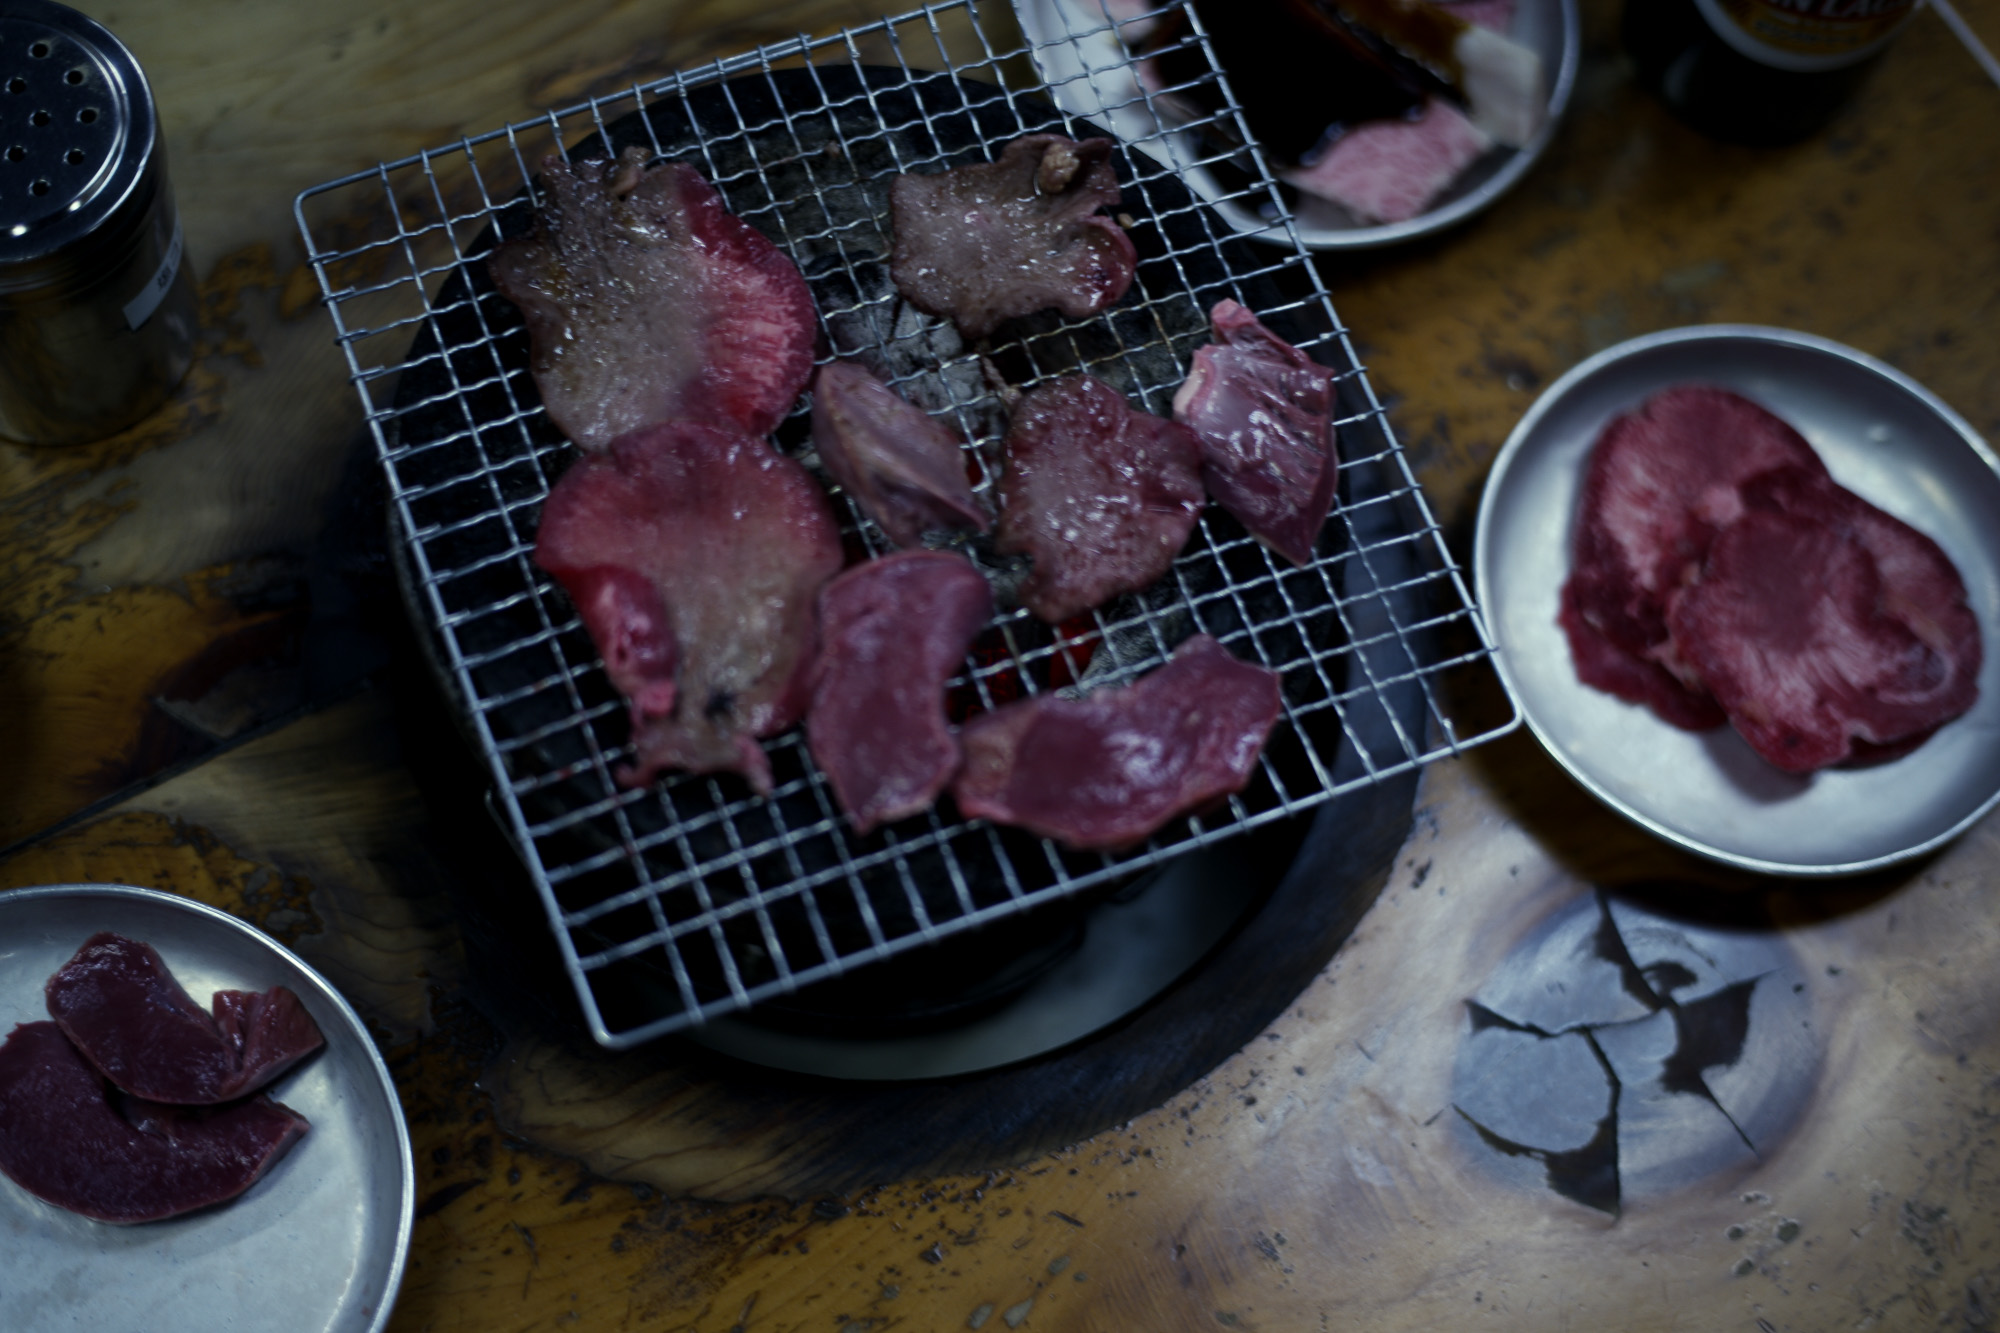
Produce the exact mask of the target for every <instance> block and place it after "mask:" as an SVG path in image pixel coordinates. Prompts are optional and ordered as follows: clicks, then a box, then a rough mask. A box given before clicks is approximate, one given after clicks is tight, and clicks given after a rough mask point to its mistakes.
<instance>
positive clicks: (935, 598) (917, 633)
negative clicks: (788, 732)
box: [806, 551, 993, 833]
mask: <svg viewBox="0 0 2000 1333" xmlns="http://www.w3.org/2000/svg"><path fill="white" fill-rule="evenodd" d="M992 615H993V592H992V590H991V589H990V588H989V587H987V584H986V579H985V578H984V577H983V576H982V575H981V574H980V573H979V571H978V570H976V569H974V568H973V567H972V564H971V562H970V561H968V560H966V559H965V558H964V557H963V556H960V555H955V554H952V553H950V552H946V551H899V552H897V553H896V554H895V555H891V556H885V557H884V558H882V559H880V560H870V561H868V562H867V563H865V564H860V565H856V566H854V567H853V568H852V569H849V570H848V571H846V572H845V573H843V574H842V575H840V577H839V578H836V579H835V580H833V582H831V583H829V584H827V585H826V587H824V588H822V589H821V590H820V594H819V631H820V656H819V668H818V674H817V678H816V679H815V681H814V683H813V697H812V707H811V708H810V709H809V710H808V711H807V713H806V741H807V744H808V745H810V746H811V748H812V755H813V759H814V760H815V761H817V762H818V764H819V766H820V767H821V768H822V769H824V770H825V771H826V775H827V779H828V780H829V781H830V782H831V783H832V784H833V794H834V796H835V797H836V798H837V799H838V800H839V801H840V807H841V809H843V810H845V811H847V814H848V817H849V818H850V819H851V820H853V821H854V828H855V831H856V832H859V833H866V832H868V831H869V830H871V829H873V828H875V827H876V826H877V825H880V824H885V823H888V822H889V821H891V820H895V819H902V818H904V817H905V816H907V815H913V814H916V813H917V812H918V811H920V810H926V809H928V808H930V805H931V803H932V802H933V801H935V800H936V799H937V795H938V793H939V792H941V791H943V790H944V787H945V784H946V783H947V782H949V781H951V777H952V775H953V774H954V773H956V772H957V771H958V766H959V761H960V759H961V757H962V756H961V754H960V750H959V744H958V737H957V736H956V735H955V734H954V733H953V732H952V729H951V724H950V723H949V721H947V720H946V718H945V711H944V684H945V682H946V681H947V680H949V679H950V678H951V677H952V676H953V675H954V674H955V673H956V672H957V671H958V670H959V669H960V668H961V667H963V666H964V665H965V655H966V652H967V650H968V649H970V647H971V646H972V640H973V638H974V637H975V636H976V635H977V634H978V633H979V631H980V629H981V628H982V627H983V626H984V625H985V624H986V622H987V620H988V619H990V618H991V617H992Z"/></svg>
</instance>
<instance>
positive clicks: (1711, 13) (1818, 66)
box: [1633, 0, 1916, 73]
mask: <svg viewBox="0 0 2000 1333" xmlns="http://www.w3.org/2000/svg"><path fill="white" fill-rule="evenodd" d="M1633 2H1634V3H1640V4H1643V3H1646V0H1633ZM1694 2H1695V6H1696V7H1697V8H1698V9H1700V10H1701V13H1702V17H1703V18H1706V19H1707V20H1708V24H1709V26H1710V27H1711V28H1714V29H1715V33H1716V35H1717V36H1718V37H1720V38H1722V40H1723V41H1725V42H1727V43H1729V45H1731V46H1732V47H1734V48H1735V49H1736V50H1737V51H1739V52H1740V53H1742V54H1743V55H1746V56H1748V57H1749V58H1750V59H1752V60H1755V61H1759V62H1761V63H1763V64H1766V65H1770V66H1772V67H1773V68H1776V69H1787V70H1795V71H1798V72H1800V73H1810V72H1817V71H1820V70H1829V69H1839V68H1841V67H1842V66H1843V65H1852V64H1855V63H1857V62H1858V61H1862V60H1866V59H1867V58H1868V57H1869V56H1871V55H1873V54H1875V52H1877V51H1879V50H1881V49H1882V48H1883V47H1884V46H1886V45H1887V44H1888V42H1889V39H1890V38H1891V37H1893V36H1895V35H1896V29H1898V28H1900V27H1901V26H1902V25H1903V20H1904V19H1906V18H1908V17H1909V16H1910V11H1911V10H1912V9H1914V8H1915V7H1916V0H1694Z"/></svg>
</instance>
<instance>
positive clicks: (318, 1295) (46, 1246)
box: [0, 884, 416, 1333]
mask: <svg viewBox="0 0 2000 1333" xmlns="http://www.w3.org/2000/svg"><path fill="white" fill-rule="evenodd" d="M100 930H113V931H117V932H118V933H119V934H121V935H124V936H127V937H128V938H131V939H136V940H143V941H145V942H146V943H148V944H151V945H152V946H153V947H154V948H156V949H158V950H159V951H160V956H161V957H162V958H164V959H165V960H166V962H167V965H168V966H169V967H170V968H172V969H173V973H174V976H175V977H176V978H177V979H178V980H179V981H180V983H181V985H182V986H184V987H185V988H186V989H187V991H188V993H189V994H191V995H193V996H195V997H196V998H197V999H198V1000H203V999H205V997H207V996H208V995H209V993H210V992H212V991H215V990H220V989H224V988H235V989H244V990H251V989H254V990H263V989H265V988H267V987H270V986H287V987H290V988H291V990H292V991H294V992H295V993H296V994H297V995H298V997H299V998H300V999H301V1000H303V1001H304V1002H305V1006H306V1009H307V1010H308V1011H309V1012H310V1013H311V1014H312V1016H313V1020H314V1021H315V1022H316V1023H318V1024H319V1029H320V1032H321V1033H322V1034H323V1035H324V1036H325V1038H326V1048H325V1049H324V1050H322V1051H321V1052H320V1053H319V1054H317V1055H315V1056H313V1057H312V1058H311V1059H310V1060H308V1061H306V1062H305V1063H304V1064H302V1065H300V1066H299V1067H298V1068H296V1069H294V1070H292V1071H291V1072H290V1073H289V1074H287V1075H285V1076H284V1077H283V1078H281V1079H279V1080H278V1082H277V1083H276V1084H275V1085H273V1086H272V1087H271V1088H270V1092H271V1094H272V1096H274V1097H275V1098H276V1099H277V1100H278V1101H280V1102H283V1103H284V1104H285V1105H286V1106H289V1107H291V1108H292V1109H293V1110H295V1111H297V1112H298V1113H299V1114H301V1115H303V1116H305V1117H306V1119H308V1120H310V1121H311V1122H312V1129H311V1131H310V1132H308V1133H307V1134H306V1136H305V1137H304V1138H303V1139H301V1140H300V1141H299V1142H298V1143H297V1144H295V1145H293V1147H292V1150H291V1151H290V1152H289V1153H287V1154H286V1155H285V1156H284V1158H282V1159H281V1160H280V1161H279V1162H278V1163H277V1164H276V1165H275V1166H273V1167H272V1168H271V1170H270V1171H269V1172H268V1173H267V1174H266V1175H265V1176H264V1178H263V1179H262V1180H260V1181H258V1182H257V1183H256V1184H255V1185H253V1186H251V1188H250V1189H249V1191H248V1192H246V1193H245V1194H243V1195H241V1196H240V1197H238V1198H236V1199H235V1200H233V1201H231V1202H230V1203H227V1204H224V1205H222V1206H220V1207H216V1208H209V1209H204V1210H202V1211H200V1212H195V1213H189V1214H187V1215H185V1216H183V1217H177V1218H170V1219H168V1220H166V1221H164V1222H151V1223H146V1224H144V1225H141V1226H130V1227H119V1226H106V1225H104V1224H103V1223H99V1222H93V1221H91V1220H90V1219H88V1218H84V1217H79V1216H77V1215H76V1214H74V1213H70V1212H66V1211H64V1210H63V1209H61V1208H57V1207H54V1206H53V1205H50V1204H46V1203H43V1202H42V1201H41V1200H39V1199H37V1198H35V1197H33V1196H32V1195H30V1194H28V1193H27V1192H26V1191H24V1190H22V1189H21V1188H20V1187H19V1186H17V1185H15V1184H14V1182H13V1181H11V1180H8V1179H6V1178H5V1177H4V1176H0V1254H4V1255H5V1259H4V1260H0V1300H4V1303H5V1307H6V1315H5V1319H4V1322H5V1324H6V1327H7V1328H9V1329H10V1330H14V1331H15V1333H36V1331H37V1330H43V1329H49V1330H54V1329H65V1330H74V1329H105V1330H111V1329H134V1330H136V1329H144V1330H147V1333H178V1331H179V1330H187V1331H188V1333H223V1331H224V1330H233V1329H243V1330H250V1329H286V1330H289V1333H379V1330H380V1329H381V1328H382V1327H383V1326H384V1325H385V1324H386V1323H387V1322H388V1318H389V1310H390V1306H391V1304H392V1303H393V1302H394V1300H395V1295H396V1288H397V1286H398V1285H399V1284H400V1283H401V1281H402V1275H403V1260H404V1255H405V1253H406V1251H407V1250H408V1248H409V1241H410V1226H411V1221H412V1216H413V1213H414V1209H415V1198H416V1174H415V1169H414V1167H413V1166H412V1164H411V1160H410V1139H409V1133H408V1131H407V1130H406V1128H405V1127H404V1124H403V1115H402V1111H401V1109H400V1107H399V1106H398V1104H397V1100H396V1089H395V1085H394V1084H393V1083H391V1082H390V1080H389V1070H388V1068H387V1066H385V1065H384V1064H383V1063H382V1057H381V1056H380V1055H379V1054H377V1053H376V1050H375V1044H374V1042H373V1041H371V1040H370V1039H369V1036H368V1033H367V1030H366V1029H365V1028H363V1027H362V1025H361V1020H360V1018H359V1017H358V1016H357V1015H356V1014H355V1012H354V1010H353V1009H352V1008H351V1007H349V1005H348V1003H347V1001H346V1000H344V999H342V998H341V996H340V994H339V992H337V991H335V990H334V989H333V987H332V986H330V985H328V984H327V982H326V980H325V979H324V978H322V977H321V976H320V975H319V974H318V973H316V972H314V971H313V970H312V969H311V968H309V967H307V966H306V965H305V964H304V963H302V962H300V961H299V959H298V958H297V957H296V956H294V955H293V954H292V953H291V952H290V951H289V950H287V949H285V948H284V947H283V946H282V945H280V944H277V943H276V942H274V941H273V940H271V939H270V938H268V937H267V936H265V935H263V934H261V933H260V932H258V931H257V930H255V929H254V928H252V927H250V926H248V925H246V924H244V923H243V922H241V921H238V920H236V919H235V918H234V917H231V916H229V915H227V914H225V913H223V912H219V911H216V910H215V909H214V908H212V907H206V906H203V905H202V904H200V903H196V902H191V901H189V900H188V899H185V898H179V897H175V896H174V895H172V894H168V893H160V892H157V891H154V890H151V889H134V888H123V887H116V886H109V885H100V884H64V885H56V886H52V887H49V888H39V889H15V890H12V891H10V892H7V893H0V1024H4V1025H5V1026H6V1028H7V1029H8V1030H11V1029H12V1027H13V1025H14V1024H16V1023H26V1022H33V1021H36V1020H39V1019H45V1018H47V1017H48V1010H47V1008H46V1006H45V1005H44V1003H43V999H42V987H43V985H44V983H46V982H47V980H48V978H49V974H50V973H52V972H54V971H55V970H56V969H57V968H58V967H61V966H62V965H63V964H64V963H66V962H68V961H69V959H70V957H71V956H72V955H73V954H75V952H76V950H77V948H78V947H79V946H80V945H82V943H83V942H84V941H85V940H86V939H88V938H90V936H92V935H93V934H95V933H97V932H98V931H100Z"/></svg>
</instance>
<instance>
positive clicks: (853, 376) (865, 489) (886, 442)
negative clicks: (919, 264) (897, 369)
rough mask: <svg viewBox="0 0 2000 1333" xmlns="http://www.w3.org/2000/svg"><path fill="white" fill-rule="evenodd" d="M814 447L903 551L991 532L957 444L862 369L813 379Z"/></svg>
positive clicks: (833, 367) (837, 367) (842, 365)
mask: <svg viewBox="0 0 2000 1333" xmlns="http://www.w3.org/2000/svg"><path fill="white" fill-rule="evenodd" d="M812 423H813V446H814V447H815V448H816V449H818V450H819V461H820V464H821V466H823V467H825V468H826V471H827V475H828V476H830V477H832V478H833V479H834V481H836V482H838V483H839V484H840V487H841V489H843V490H845V491H846V492H847V493H848V494H849V495H851V496H853V497H854V500H855V503H856V504H859V505H860V506H861V508H862V509H863V510H864V511H865V512H866V513H867V515H868V516H869V517H870V518H872V519H874V520H875V521H876V523H878V524H880V525H881V528H882V531H883V532H885V533H887V534H888V536H889V540H890V541H892V542H894V543H896V545H898V546H917V545H920V544H921V543H922V541H923V535H924V533H926V532H929V531H935V530H938V529H946V530H953V531H964V530H967V529H969V530H971V531H974V532H985V531H986V530H987V529H988V528H990V527H992V526H993V520H992V519H991V518H989V517H987V514H986V511H985V509H983V508H981V507H980V504H979V498H978V497H977V496H975V495H974V494H973V493H972V487H971V485H970V484H969V483H968V482H967V481H966V478H965V453H964V451H963V450H962V449H960V447H959V442H958V441H957V440H955V439H953V438H952V437H951V435H950V434H949V433H948V432H946V430H945V429H944V427H942V426H940V425H938V423H937V422H936V420H934V419H933V418H932V417H931V416H930V414H929V413H927V412H925V411H924V410H923V409H921V408H919V407H916V406H915V405H913V404H911V403H910V402H908V401H906V400H905V399H904V398H903V397H902V396H901V395H899V394H898V393H897V392H896V391H895V390H894V389H891V388H890V387H889V386H888V385H886V384H884V383H883V382H882V381H881V380H878V379H876V378H875V377H874V376H873V375H871V374H869V373H868V372H867V371H866V370H864V369H862V368H861V367H860V366H857V365H853V364H851V363H848V362H844V361H836V362H833V363H832V364H830V365H826V366H822V367H820V371H819V374H818V375H817V376H816V377H814V379H813V405H812Z"/></svg>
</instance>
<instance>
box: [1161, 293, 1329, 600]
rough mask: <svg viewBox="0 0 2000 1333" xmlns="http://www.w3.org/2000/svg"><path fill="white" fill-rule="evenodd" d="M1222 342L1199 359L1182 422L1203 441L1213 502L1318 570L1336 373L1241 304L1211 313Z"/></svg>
mask: <svg viewBox="0 0 2000 1333" xmlns="http://www.w3.org/2000/svg"><path fill="white" fill-rule="evenodd" d="M1209 317H1210V320H1211V321H1212V323H1213V325H1214V329H1215V341H1214V342H1212V343H1210V344H1209V345H1208V346H1206V347H1203V348H1201V349H1199V350H1198V351H1196V352H1195V354H1194V365H1193V367H1192V368H1191V369H1190V370H1189V371H1188V377H1187V381H1186V383H1184V384H1182V385H1181V387H1180V391H1179V392H1177V393H1176V394H1175V395H1174V420H1176V421H1178V422H1180V423H1181V424H1182V425H1184V426H1186V427H1187V428H1188V429H1189V430H1192V431H1193V432H1194V433H1195V438H1196V439H1198V440H1200V441H1201V460H1202V462H1201V477H1202V481H1203V482H1204V483H1205V484H1206V485H1207V487H1208V493H1209V494H1210V495H1212V496H1214V497H1215V499H1216V502H1217V503H1218V504H1220V505H1221V506H1222V507H1223V508H1224V509H1227V510H1228V511H1229V512H1230V513H1232V514H1234V515H1236V517H1237V519H1238V520H1240V521H1241V522H1242V524H1243V526H1244V527H1245V528H1247V529H1249V532H1250V535H1251V536H1253V537H1255V538H1256V539H1257V540H1258V541H1260V542H1263V543H1264V545H1266V546H1268V547H1270V548H1271V549H1272V550H1274V551H1276V552H1277V553H1278V554H1279V555H1281V556H1283V557H1285V559H1287V560H1289V561H1291V562H1292V563H1293V564H1295V565H1303V564H1307V563H1310V562H1311V560H1312V558H1313V544H1314V542H1315V541H1317V540H1318V538H1319V530H1320V525H1321V524H1323V523H1324V522H1326V515H1327V511H1328V510H1330V509H1332V507H1333V492H1334V482H1335V480H1336V478H1337V464H1336V462H1335V457H1334V427H1333V404H1334V388H1333V372H1332V371H1331V370H1328V369H1327V368H1326V367H1325V366H1322V365H1319V364H1318V363H1316V362H1315V361H1313V359H1312V358H1311V357H1309V356H1307V355H1306V354H1305V353H1304V352H1301V351H1300V350H1299V349H1298V348H1296V347H1294V346H1292V345H1291V344H1290V343H1288V342H1286V341H1285V340H1284V339H1282V338H1280V337H1279V336H1278V335H1277V334H1275V333H1273V332H1271V331H1270V330H1269V329H1267V328H1265V327H1264V326H1263V325H1262V324H1260V323H1258V322H1257V317H1256V316H1255V315H1253V314H1251V313H1250V312H1249V311H1248V310H1246V309H1244V308H1243V307H1242V306H1241V305H1238V304H1237V303H1236V302H1234V301H1220V302H1217V303H1216V306H1215V309H1214V310H1213V311H1211V312H1210V316H1209Z"/></svg>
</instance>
